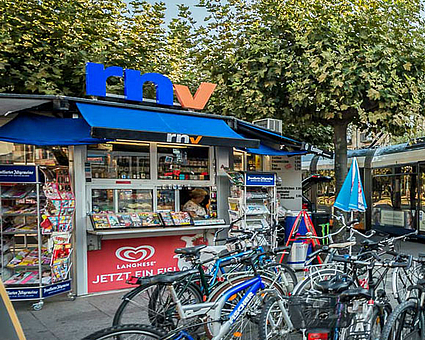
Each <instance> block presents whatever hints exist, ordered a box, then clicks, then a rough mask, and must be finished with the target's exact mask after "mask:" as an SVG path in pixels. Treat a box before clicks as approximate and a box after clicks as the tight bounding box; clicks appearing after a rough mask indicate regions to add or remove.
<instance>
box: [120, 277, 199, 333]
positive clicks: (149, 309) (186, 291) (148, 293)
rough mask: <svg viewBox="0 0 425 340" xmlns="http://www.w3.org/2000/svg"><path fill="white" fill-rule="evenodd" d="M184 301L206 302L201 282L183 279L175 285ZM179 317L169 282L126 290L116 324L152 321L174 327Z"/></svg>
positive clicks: (154, 323) (159, 324) (150, 323)
mask: <svg viewBox="0 0 425 340" xmlns="http://www.w3.org/2000/svg"><path fill="white" fill-rule="evenodd" d="M174 289H175V290H176V293H177V296H178V297H179V299H180V301H181V302H182V304H183V305H186V304H193V303H200V302H202V295H201V293H200V291H199V288H198V286H196V285H195V284H193V283H187V282H181V283H178V284H175V285H174ZM178 321H179V317H178V314H177V311H176V309H175V303H174V302H173V300H172V298H171V295H170V291H169V290H168V289H167V287H166V286H165V285H151V286H140V287H137V288H136V289H134V290H132V291H131V292H130V293H128V294H126V295H125V296H124V298H123V301H122V302H121V305H120V306H119V307H118V309H117V311H116V313H115V315H114V319H113V322H112V325H113V326H115V325H123V324H148V325H152V326H157V327H162V328H165V329H174V328H176V327H177V325H178Z"/></svg>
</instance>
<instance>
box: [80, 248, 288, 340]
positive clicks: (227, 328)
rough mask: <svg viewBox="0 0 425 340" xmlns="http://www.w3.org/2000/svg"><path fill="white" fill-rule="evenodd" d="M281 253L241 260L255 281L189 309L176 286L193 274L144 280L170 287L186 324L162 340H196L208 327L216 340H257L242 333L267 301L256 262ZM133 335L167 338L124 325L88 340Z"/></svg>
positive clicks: (148, 328) (149, 328)
mask: <svg viewBox="0 0 425 340" xmlns="http://www.w3.org/2000/svg"><path fill="white" fill-rule="evenodd" d="M279 251H281V249H279V248H278V249H274V250H272V251H269V252H263V253H259V254H257V255H255V256H253V257H251V258H249V259H244V260H242V259H237V260H238V261H243V262H245V263H246V264H249V265H250V266H252V267H253V271H254V277H253V278H250V279H247V280H245V281H243V282H241V283H239V284H237V285H235V286H233V287H231V288H230V289H227V290H225V291H223V292H222V293H221V294H220V298H219V299H218V300H216V301H212V302H204V303H195V304H188V305H186V304H183V303H182V301H181V300H180V299H179V297H178V295H177V293H176V290H175V289H174V284H175V283H177V282H179V281H180V280H182V279H184V278H185V276H187V275H190V274H191V271H187V272H175V273H166V274H160V275H156V276H154V277H146V278H143V279H142V280H143V281H144V282H143V284H145V285H152V284H163V285H165V286H166V288H167V289H168V290H169V291H170V295H171V296H172V298H173V302H174V304H175V306H176V311H177V313H178V314H179V319H180V320H183V321H184V322H185V324H184V325H182V326H180V327H178V328H177V329H175V330H173V331H171V332H168V334H167V336H165V337H162V339H174V340H179V339H183V338H186V339H188V340H193V337H192V335H191V333H193V332H194V331H196V330H197V329H199V326H200V325H204V326H205V331H206V332H207V335H210V337H211V338H212V340H221V339H229V338H232V337H235V338H238V339H241V338H245V337H243V335H247V337H248V338H250V337H251V335H253V337H254V338H255V337H256V336H255V334H252V333H250V332H248V333H242V332H244V330H245V329H246V327H249V325H248V324H249V323H251V324H252V320H251V314H250V311H254V313H255V310H256V308H257V307H258V306H259V305H260V304H261V301H262V299H263V298H264V293H265V292H267V289H266V284H265V283H264V282H263V281H264V279H266V280H267V278H265V277H262V275H261V274H260V273H258V272H257V270H256V269H255V268H256V266H255V262H256V261H257V260H258V258H259V257H260V256H265V255H273V254H276V253H277V252H279ZM235 260H236V259H235ZM260 292H261V294H260ZM274 293H276V291H274ZM236 295H241V298H240V300H239V301H238V303H237V304H236V305H234V307H233V308H232V309H231V310H229V311H226V310H225V307H226V305H227V304H228V302H231V301H232V300H233V299H234V296H236ZM233 331H235V332H233ZM124 332H127V333H124ZM131 332H134V334H139V333H143V334H145V335H147V336H149V337H151V338H153V339H158V338H159V337H161V336H162V335H163V332H161V331H160V330H158V328H156V327H154V326H151V325H148V326H146V325H145V326H140V325H120V326H113V327H111V328H108V329H107V330H102V331H99V332H96V333H94V334H92V335H89V336H87V337H86V338H84V340H95V339H106V336H108V337H109V338H111V339H117V338H118V339H121V335H122V334H132V333H131ZM137 332H138V333H137ZM114 336H115V338H114Z"/></svg>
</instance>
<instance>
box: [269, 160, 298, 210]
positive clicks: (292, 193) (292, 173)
mask: <svg viewBox="0 0 425 340" xmlns="http://www.w3.org/2000/svg"><path fill="white" fill-rule="evenodd" d="M271 171H273V172H276V174H277V176H278V177H280V178H281V179H282V181H281V182H279V181H278V182H277V194H278V197H280V205H281V206H282V207H283V208H284V209H286V210H292V211H299V210H301V207H302V188H301V180H302V172H301V156H293V157H287V156H272V157H271Z"/></svg>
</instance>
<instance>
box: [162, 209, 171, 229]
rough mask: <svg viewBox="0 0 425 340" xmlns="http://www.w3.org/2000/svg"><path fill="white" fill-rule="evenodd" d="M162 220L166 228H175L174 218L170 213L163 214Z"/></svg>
mask: <svg viewBox="0 0 425 340" xmlns="http://www.w3.org/2000/svg"><path fill="white" fill-rule="evenodd" d="M161 219H162V222H163V223H164V225H165V226H166V227H169V226H174V222H173V218H172V217H171V214H170V213H169V212H162V213H161Z"/></svg>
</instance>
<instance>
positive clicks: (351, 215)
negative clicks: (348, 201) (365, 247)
mask: <svg viewBox="0 0 425 340" xmlns="http://www.w3.org/2000/svg"><path fill="white" fill-rule="evenodd" d="M353 218H354V212H353V210H351V211H350V221H348V222H351V221H352V220H353ZM351 241H354V231H353V227H352V226H351V228H350V242H351ZM352 248H353V247H352V246H350V251H349V254H350V256H351V252H352V251H351V250H352Z"/></svg>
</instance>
